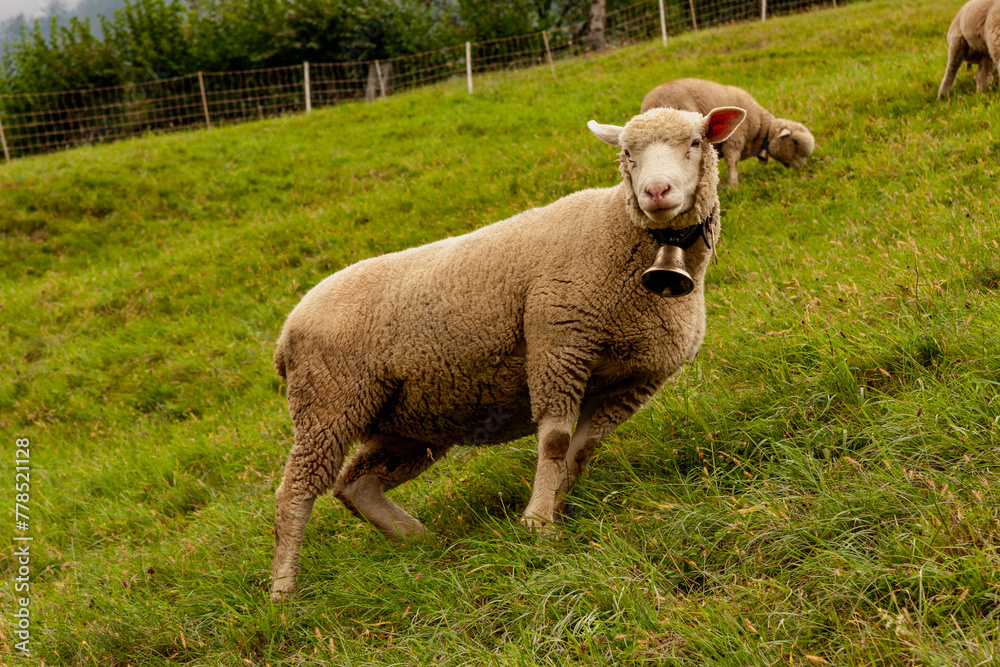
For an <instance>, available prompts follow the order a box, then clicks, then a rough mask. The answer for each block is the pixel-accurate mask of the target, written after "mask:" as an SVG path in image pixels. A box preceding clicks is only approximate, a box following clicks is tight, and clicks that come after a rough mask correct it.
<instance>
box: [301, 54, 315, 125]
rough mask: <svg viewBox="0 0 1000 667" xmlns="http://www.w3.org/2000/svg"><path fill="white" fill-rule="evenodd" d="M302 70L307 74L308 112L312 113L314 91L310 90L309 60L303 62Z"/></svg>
mask: <svg viewBox="0 0 1000 667" xmlns="http://www.w3.org/2000/svg"><path fill="white" fill-rule="evenodd" d="M302 71H303V73H304V74H305V77H306V79H305V81H306V113H312V110H313V105H312V93H311V92H310V90H309V61H308V60H307V61H305V62H304V63H302Z"/></svg>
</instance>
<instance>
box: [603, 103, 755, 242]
mask: <svg viewBox="0 0 1000 667" xmlns="http://www.w3.org/2000/svg"><path fill="white" fill-rule="evenodd" d="M745 117H746V111H744V110H743V109H740V108H738V107H720V108H718V109H713V110H712V111H710V112H709V113H708V115H707V116H702V115H701V114H700V113H697V112H693V111H678V110H676V109H668V108H657V109H650V110H649V111H647V112H646V113H643V114H640V115H638V116H634V117H633V118H632V120H630V121H629V122H628V123H626V124H625V126H624V127H619V126H617V125H602V124H600V123H597V122H596V121H590V122H589V123H588V124H587V126H588V127H589V128H590V131H591V132H593V133H594V135H595V136H597V138H598V139H600V140H602V141H604V142H606V143H608V144H611V145H612V146H618V147H620V148H621V149H622V150H621V153H619V164H618V171H619V172H620V173H621V175H622V179H623V181H624V182H625V183H626V187H625V188H624V195H625V199H626V209H627V210H628V213H629V217H630V218H631V220H632V222H633V223H634V224H635V225H636V226H638V227H640V228H643V229H664V228H666V229H683V228H685V227H690V226H691V225H694V224H698V223H700V222H701V221H702V220H704V219H705V218H706V217H708V216H709V215H710V214H711V212H712V209H713V208H714V207H715V202H716V201H717V189H718V185H719V163H718V157H717V156H716V154H715V151H714V150H713V149H712V144H715V143H719V142H722V141H725V140H726V139H727V138H728V137H729V135H730V134H732V133H733V131H734V130H735V129H736V128H737V127H738V126H739V124H740V123H742V122H743V119H744V118H745Z"/></svg>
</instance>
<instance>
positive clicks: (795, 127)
mask: <svg viewBox="0 0 1000 667" xmlns="http://www.w3.org/2000/svg"><path fill="white" fill-rule="evenodd" d="M815 147H816V140H815V139H813V135H812V133H811V132H810V131H809V128H807V127H806V126H805V125H803V124H802V123H796V122H795V121H794V120H786V119H784V118H776V119H775V120H774V123H773V125H772V126H771V132H770V136H769V138H768V146H767V150H766V151H762V152H764V153H766V155H762V156H760V157H761V159H763V160H767V158H769V157H773V158H774V159H775V160H777V161H778V162H780V163H781V164H783V165H784V166H786V167H801V166H803V165H804V164H805V163H806V158H808V157H809V156H810V155H812V152H813V149H814V148H815Z"/></svg>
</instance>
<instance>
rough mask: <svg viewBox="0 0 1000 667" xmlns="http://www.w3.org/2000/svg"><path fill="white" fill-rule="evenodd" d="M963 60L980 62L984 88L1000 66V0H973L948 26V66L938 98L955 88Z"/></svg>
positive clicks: (979, 87)
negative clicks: (953, 85)
mask: <svg viewBox="0 0 1000 667" xmlns="http://www.w3.org/2000/svg"><path fill="white" fill-rule="evenodd" d="M963 62H968V63H969V68H970V69H971V68H972V65H973V64H974V63H976V64H978V65H979V69H977V70H976V90H978V91H983V90H985V89H986V87H987V86H989V85H990V81H991V80H992V79H993V71H994V70H996V69H997V68H1000V0H969V2H967V3H965V4H964V5H962V8H961V9H959V10H958V13H957V14H955V18H954V19H953V20H952V22H951V26H950V27H949V28H948V66H947V67H946V68H945V71H944V79H942V80H941V87H940V88H938V99H941V98H942V97H944V96H945V95H947V94H948V93H949V92H950V91H951V86H952V84H953V83H955V75H956V74H958V69H959V68H960V67H961V66H962V63H963Z"/></svg>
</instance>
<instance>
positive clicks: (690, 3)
mask: <svg viewBox="0 0 1000 667" xmlns="http://www.w3.org/2000/svg"><path fill="white" fill-rule="evenodd" d="M688 7H690V8H691V25H693V26H694V31H695V32H698V18H697V17H696V16H695V15H694V0H688Z"/></svg>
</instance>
